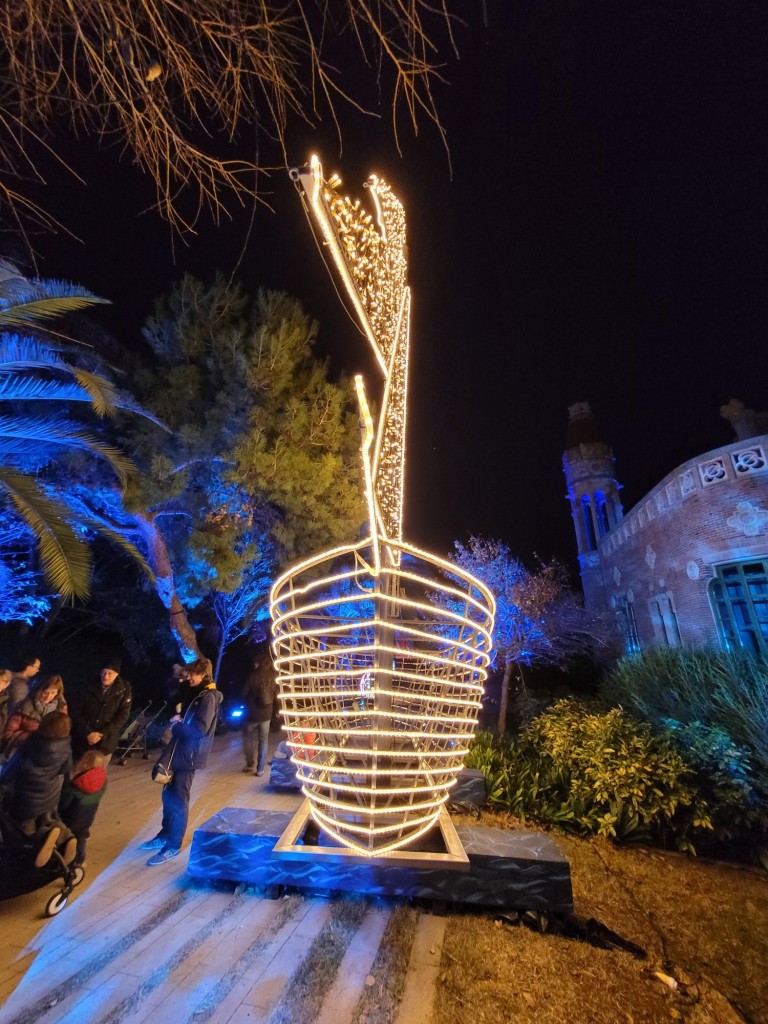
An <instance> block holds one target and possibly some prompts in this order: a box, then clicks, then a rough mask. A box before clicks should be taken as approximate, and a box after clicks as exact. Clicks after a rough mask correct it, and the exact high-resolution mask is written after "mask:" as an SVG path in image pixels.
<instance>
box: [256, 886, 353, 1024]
mask: <svg viewBox="0 0 768 1024" xmlns="http://www.w3.org/2000/svg"><path fill="white" fill-rule="evenodd" d="M369 906H370V901H369V900H368V899H365V898H359V897H353V898H346V899H340V900H336V901H334V902H332V903H331V906H330V913H329V915H328V920H327V921H326V923H325V924H324V925H323V928H322V930H321V931H320V932H319V934H317V935H315V936H314V937H313V939H312V943H311V945H310V946H309V949H308V951H307V953H306V956H305V957H304V959H303V961H302V963H301V964H299V965H298V967H297V969H296V970H295V971H294V974H293V977H292V978H291V981H290V985H289V986H288V990H287V993H286V997H285V998H284V999H281V1000H280V1003H279V1004H278V1005H277V1006H276V1007H275V1010H274V1012H273V1013H272V1016H271V1017H270V1018H269V1021H270V1024H299V1022H302V1024H304V1022H306V1024H314V1020H315V1017H316V1015H317V1011H318V1009H319V1007H320V1005H321V1003H322V1001H323V999H324V997H325V995H326V993H327V992H328V990H329V989H330V987H331V985H332V984H333V981H334V979H335V977H336V974H337V972H338V969H339V964H340V963H341V961H342V959H343V957H344V954H345V952H346V950H347V947H348V946H349V944H350V942H351V941H352V939H353V937H354V935H355V933H356V932H357V930H358V928H359V927H360V923H361V921H362V920H363V917H364V916H365V914H366V911H367V910H368V907H369Z"/></svg>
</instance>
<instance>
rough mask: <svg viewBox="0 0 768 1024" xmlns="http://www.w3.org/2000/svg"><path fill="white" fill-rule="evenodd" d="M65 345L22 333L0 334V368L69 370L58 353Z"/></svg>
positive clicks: (64, 349) (62, 350)
mask: <svg viewBox="0 0 768 1024" xmlns="http://www.w3.org/2000/svg"><path fill="white" fill-rule="evenodd" d="M66 349H67V346H66V345H64V344H62V343H61V342H54V341H50V340H48V339H46V340H45V341H43V340H41V339H40V338H30V337H29V336H28V335H24V334H11V333H10V332H3V333H2V334H0V369H2V370H5V371H6V372H9V373H10V372H16V371H19V370H23V371H28V370H65V371H66V370H69V363H67V362H65V361H64V360H63V359H62V358H61V355H60V353H61V352H64V351H66Z"/></svg>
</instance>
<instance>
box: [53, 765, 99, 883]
mask: <svg viewBox="0 0 768 1024" xmlns="http://www.w3.org/2000/svg"><path fill="white" fill-rule="evenodd" d="M106 790H107V766H106V758H105V756H104V754H102V753H101V751H100V750H87V751H86V752H85V753H84V754H83V756H82V757H81V758H80V759H79V760H78V761H76V762H75V763H74V764H73V765H72V770H71V771H70V773H69V775H67V776H66V778H65V779H64V785H63V786H62V789H61V799H60V800H59V816H60V817H61V820H62V821H63V822H64V824H65V825H66V826H67V828H69V829H70V831H71V832H72V833H73V834H74V836H75V839H76V840H77V852H76V853H75V864H80V865H84V864H85V850H86V845H87V843H88V840H89V838H90V835H91V825H93V821H94V818H95V817H96V811H98V809H99V804H100V802H101V798H102V797H103V796H104V793H105V792H106Z"/></svg>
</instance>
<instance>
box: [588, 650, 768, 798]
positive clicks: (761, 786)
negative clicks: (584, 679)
mask: <svg viewBox="0 0 768 1024" xmlns="http://www.w3.org/2000/svg"><path fill="white" fill-rule="evenodd" d="M601 693H602V696H603V698H604V699H605V700H606V701H607V702H608V703H610V704H612V705H613V704H620V705H622V706H623V707H625V708H630V709H633V710H636V711H639V712H640V714H641V715H642V716H643V717H644V718H646V719H647V720H648V721H649V722H650V723H651V724H652V725H653V726H654V727H656V728H661V727H663V725H664V723H665V721H667V720H669V719H671V720H672V721H674V722H678V723H680V724H681V725H682V726H689V725H693V724H694V723H699V725H700V726H701V727H702V728H709V729H714V730H722V731H723V732H724V733H726V735H727V736H728V737H729V738H730V741H731V742H732V744H733V745H734V746H735V747H739V748H743V750H744V751H745V752H746V754H747V756H748V760H749V764H750V768H749V772H750V777H751V782H750V784H751V785H753V786H754V787H755V788H756V789H757V790H759V791H760V792H761V793H762V794H768V663H767V662H766V660H765V659H764V658H754V657H752V656H751V655H749V654H747V653H746V652H735V653H732V654H729V653H726V652H723V651H713V650H702V651H689V650H681V649H679V648H677V649H666V650H658V651H651V652H648V653H647V654H643V655H642V657H639V658H623V659H622V660H621V661H620V662H618V664H617V665H616V666H615V668H614V669H613V670H612V671H611V672H610V673H609V674H608V675H607V677H606V678H605V680H604V682H603V683H602V686H601Z"/></svg>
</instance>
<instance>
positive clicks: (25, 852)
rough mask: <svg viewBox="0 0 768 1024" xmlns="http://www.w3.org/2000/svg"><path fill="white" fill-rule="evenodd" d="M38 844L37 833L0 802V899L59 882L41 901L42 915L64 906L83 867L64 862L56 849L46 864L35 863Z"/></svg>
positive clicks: (52, 915)
mask: <svg viewBox="0 0 768 1024" xmlns="http://www.w3.org/2000/svg"><path fill="white" fill-rule="evenodd" d="M39 847H40V840H39V837H37V838H36V837H35V836H29V835H27V834H26V832H24V831H23V830H22V829H21V827H20V826H19V825H18V824H17V823H16V822H15V821H14V820H13V818H11V817H10V815H9V814H8V813H7V812H6V811H5V810H3V808H2V807H1V806H0V900H4V899H11V898H12V897H13V896H21V895H22V894H23V893H27V892H34V891H35V889H39V888H41V887H42V886H44V885H49V884H50V883H51V882H59V883H60V888H59V890H58V892H55V893H54V894H53V896H51V897H50V899H49V900H48V902H47V903H46V905H45V914H46V917H55V915H56V914H58V913H60V912H61V911H62V910H63V909H64V907H66V905H67V902H68V900H69V897H70V895H71V894H72V890H73V889H75V888H76V887H77V886H78V885H80V883H81V882H82V881H83V879H84V878H85V868H84V867H83V866H82V865H80V864H77V865H74V864H65V863H64V859H63V857H62V856H61V853H60V852H59V851H58V850H57V849H54V851H53V853H52V854H51V859H50V860H49V861H48V863H47V864H45V865H44V866H43V867H40V868H38V867H35V857H36V855H37V852H38V850H39Z"/></svg>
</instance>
